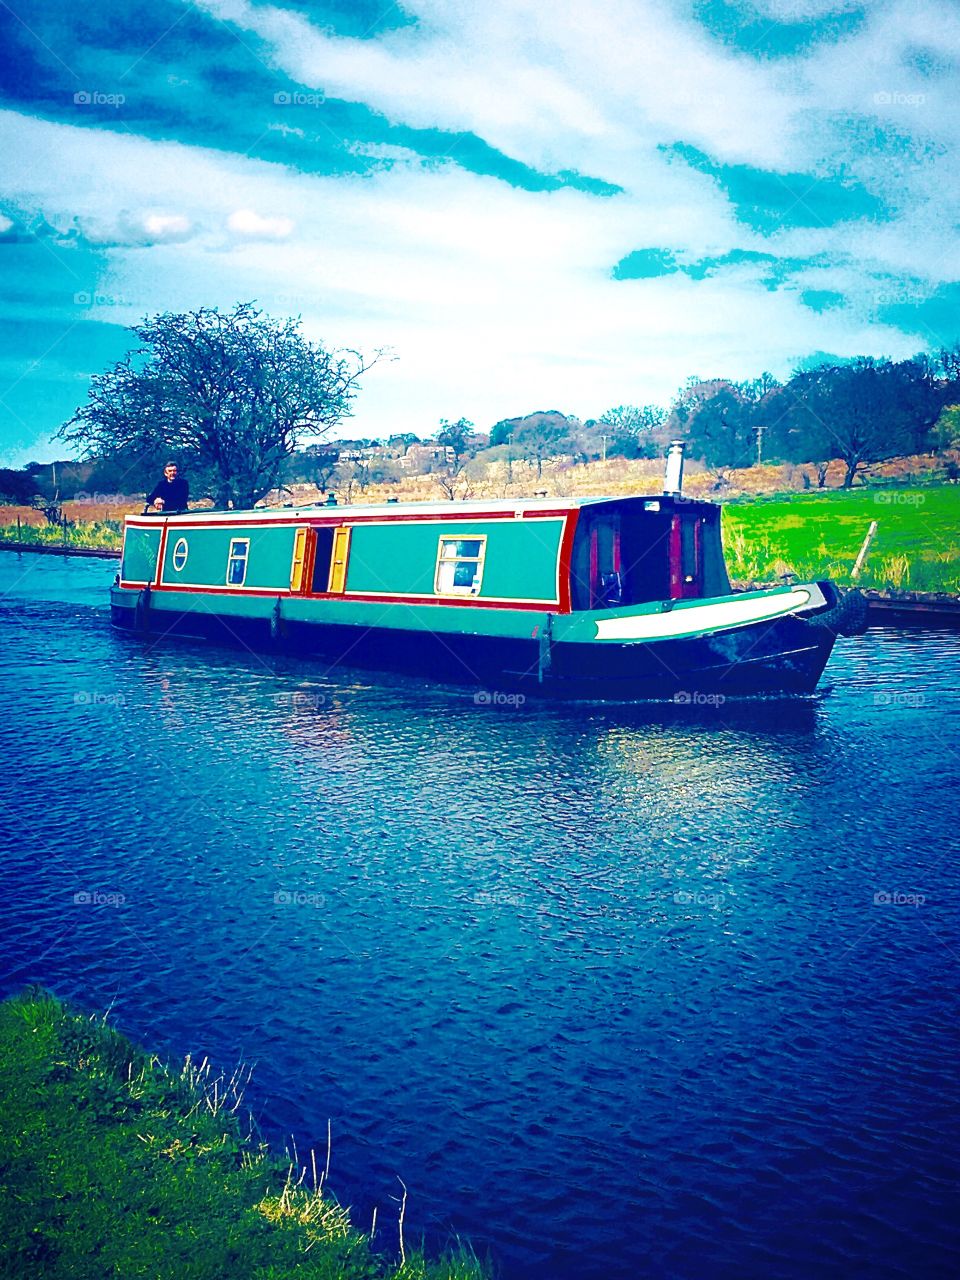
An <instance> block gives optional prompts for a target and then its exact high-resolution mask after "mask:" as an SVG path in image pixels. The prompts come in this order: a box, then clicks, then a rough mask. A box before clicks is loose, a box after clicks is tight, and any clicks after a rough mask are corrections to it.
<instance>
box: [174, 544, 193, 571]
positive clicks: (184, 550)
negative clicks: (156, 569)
mask: <svg viewBox="0 0 960 1280" xmlns="http://www.w3.org/2000/svg"><path fill="white" fill-rule="evenodd" d="M189 550H190V548H189V547H188V546H187V540H186V538H178V539H177V541H176V544H175V546H174V548H173V567H174V569H176V571H177V573H179V572H180V571H181V570H182V569H183V567H184V565H185V564H186V563H187V554H188V552H189Z"/></svg>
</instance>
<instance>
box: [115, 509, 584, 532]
mask: <svg viewBox="0 0 960 1280" xmlns="http://www.w3.org/2000/svg"><path fill="white" fill-rule="evenodd" d="M577 511H578V508H576V507H558V508H557V509H556V510H552V509H551V510H550V511H535V512H534V511H531V512H529V513H525V514H523V515H522V516H520V517H519V518H520V519H523V520H557V519H562V518H563V517H565V516H568V515H570V514H571V513H572V512H573V513H576V512H577ZM330 512H331V514H330V515H329V516H314V515H309V516H289V517H287V516H284V517H281V518H280V519H276V518H273V519H271V518H269V517H259V518H258V517H256V516H255V517H253V518H241V516H238V517H237V518H236V519H235V520H234V519H228V520H203V519H198V520H181V519H180V518H179V517H176V516H175V517H171V519H174V520H176V524H175V525H173V526H172V527H173V528H176V529H220V528H223V529H236V528H244V529H247V528H250V527H251V526H254V525H256V526H258V527H259V526H261V525H263V526H268V527H269V526H270V525H275V526H276V527H277V528H281V529H285V528H287V527H288V526H289V525H301V526H302V525H309V526H310V527H311V528H314V529H320V528H323V527H325V526H329V525H339V524H350V525H354V524H406V523H411V522H414V521H420V522H424V521H428V522H432V523H434V524H443V523H449V522H450V521H453V520H455V521H457V522H458V523H463V522H467V523H469V522H471V521H474V520H516V519H518V517H517V515H516V513H515V512H513V511H471V512H467V513H463V514H461V513H459V512H456V511H451V512H450V513H449V515H448V514H447V513H446V512H439V511H438V512H435V513H434V514H433V515H427V514H425V513H424V514H419V515H416V514H412V515H402V516H401V515H396V516H395V515H393V514H390V515H375V516H356V515H350V516H347V517H346V518H344V516H343V515H337V514H336V512H337V508H336V507H331V508H330ZM160 519H161V517H159V516H158V517H157V519H156V520H153V519H150V520H147V519H143V518H142V517H133V518H131V517H128V518H127V527H128V528H132V529H154V528H156V526H157V524H158V523H159V521H160ZM163 527H164V528H166V527H167V526H166V525H164V526H163Z"/></svg>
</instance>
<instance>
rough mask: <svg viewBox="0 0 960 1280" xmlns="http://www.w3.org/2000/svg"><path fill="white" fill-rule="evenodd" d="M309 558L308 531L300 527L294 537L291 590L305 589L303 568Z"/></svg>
mask: <svg viewBox="0 0 960 1280" xmlns="http://www.w3.org/2000/svg"><path fill="white" fill-rule="evenodd" d="M306 560H307V531H306V529H298V530H297V532H296V535H295V537H294V539H293V562H292V563H291V565H290V590H291V591H301V590H302V589H303V569H304V565H305V564H306Z"/></svg>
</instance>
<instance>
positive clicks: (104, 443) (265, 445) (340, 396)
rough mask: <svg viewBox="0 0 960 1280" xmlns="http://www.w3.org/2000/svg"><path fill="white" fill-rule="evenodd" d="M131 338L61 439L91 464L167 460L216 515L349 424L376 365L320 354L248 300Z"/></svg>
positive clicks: (296, 330) (146, 324) (347, 354)
mask: <svg viewBox="0 0 960 1280" xmlns="http://www.w3.org/2000/svg"><path fill="white" fill-rule="evenodd" d="M132 332H133V333H134V334H135V335H136V337H137V339H138V340H139V343H140V345H139V346H138V347H137V348H136V349H135V350H133V351H131V352H130V353H129V354H128V355H127V356H126V357H125V358H124V359H123V360H121V361H120V362H119V363H118V364H117V365H115V366H114V368H113V369H110V370H108V371H107V372H106V373H102V374H98V375H96V376H95V377H94V379H93V384H92V386H91V388H90V392H89V398H88V401H87V403H86V404H85V405H83V406H81V407H80V408H78V409H77V411H76V413H75V414H74V415H73V417H72V418H71V419H70V420H69V422H67V423H66V424H65V425H64V426H63V427H62V428H61V430H60V435H61V436H62V437H63V438H64V439H66V440H69V441H71V442H72V443H74V444H77V445H79V446H80V447H81V449H83V450H84V451H85V453H86V454H87V456H91V455H93V456H103V455H106V454H110V453H113V452H115V451H116V450H120V449H126V450H132V451H133V452H134V453H140V454H149V455H152V456H155V455H157V454H158V453H163V454H171V455H173V456H175V457H177V458H178V459H179V461H180V462H181V463H182V464H183V465H184V467H185V468H187V467H190V468H192V469H193V471H194V473H195V476H199V477H200V478H201V483H202V484H203V483H205V484H208V485H209V487H210V490H211V491H212V493H213V495H214V496H215V499H216V502H217V505H218V506H221V507H226V506H229V505H231V504H232V505H233V506H235V507H250V506H253V504H254V503H255V502H257V501H258V500H259V499H260V498H262V497H263V496H264V495H265V494H266V493H268V492H269V491H270V490H271V489H273V488H276V486H277V484H278V481H279V477H280V471H281V467H282V465H283V462H284V461H285V459H286V458H287V457H288V456H289V454H290V453H291V452H292V451H293V449H294V448H296V447H297V445H299V444H301V443H302V442H303V441H304V440H307V439H310V438H314V439H317V438H319V437H321V436H322V435H323V434H324V433H325V432H326V431H328V430H329V429H330V428H331V427H332V426H334V425H335V424H336V423H338V422H340V421H341V419H343V418H344V417H346V416H348V415H349V413H350V404H351V401H352V400H353V398H354V396H355V395H356V392H357V389H358V383H359V380H360V377H361V376H362V375H363V374H364V373H365V372H366V371H367V370H368V369H369V368H370V367H371V366H372V365H373V364H375V363H376V361H377V360H378V359H379V358H380V357H381V355H382V352H377V353H376V354H375V355H374V357H373V359H372V360H366V359H365V358H364V357H363V356H361V355H360V354H359V353H358V352H356V351H349V350H346V351H344V350H338V351H328V350H326V349H325V348H324V347H322V346H319V345H315V344H313V343H311V342H308V341H307V340H306V339H305V338H304V337H303V336H302V334H301V332H300V322H299V320H286V321H282V322H281V321H275V320H271V319H269V318H268V317H266V316H264V315H263V313H262V312H261V311H259V310H257V308H256V307H255V306H254V305H253V304H252V303H249V302H244V303H239V304H238V305H237V306H236V307H235V308H234V309H233V311H232V312H229V313H227V314H222V313H221V312H220V311H219V310H218V309H217V308H216V307H210V308H207V307H204V308H201V309H200V310H199V311H192V312H186V313H182V314H174V313H172V312H165V313H163V314H162V315H157V316H153V317H151V318H149V319H147V320H144V321H143V322H142V323H141V324H139V325H135V326H134V327H133V330H132ZM195 488H196V481H195Z"/></svg>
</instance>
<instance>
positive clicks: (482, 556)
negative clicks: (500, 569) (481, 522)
mask: <svg viewBox="0 0 960 1280" xmlns="http://www.w3.org/2000/svg"><path fill="white" fill-rule="evenodd" d="M447 542H452V543H459V542H479V544H480V551H479V554H478V555H475V556H464V555H452V556H445V555H444V554H443V546H444V543H447ZM486 557H487V535H486V534H485V533H474V534H467V535H464V534H459V533H441V534H440V535H439V536H438V538H437V559H436V565H435V567H434V571H433V593H434V595H436V596H445V597H451V598H454V599H468V600H469V599H473V598H474V597H476V596H478V595H479V594H480V588H481V587H482V586H483V570H484V563H485V561H486ZM447 564H452V565H459V564H472V565H475V566H476V573H475V575H474V579H473V582H472V583H471V584H470V586H469V587H457V586H453V587H448V588H442V587H441V586H440V569H441V567H442V566H443V565H447ZM454 576H456V569H454Z"/></svg>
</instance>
